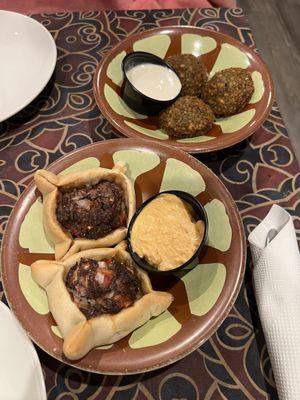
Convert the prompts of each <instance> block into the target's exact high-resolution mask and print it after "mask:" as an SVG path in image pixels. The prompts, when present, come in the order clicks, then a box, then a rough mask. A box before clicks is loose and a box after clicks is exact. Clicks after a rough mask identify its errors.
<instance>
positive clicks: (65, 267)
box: [31, 242, 173, 360]
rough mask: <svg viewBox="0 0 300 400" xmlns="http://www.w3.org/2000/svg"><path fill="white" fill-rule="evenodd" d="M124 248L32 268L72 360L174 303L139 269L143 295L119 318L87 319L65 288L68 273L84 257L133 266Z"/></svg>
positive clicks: (92, 251) (88, 252)
mask: <svg viewBox="0 0 300 400" xmlns="http://www.w3.org/2000/svg"><path fill="white" fill-rule="evenodd" d="M125 246H126V245H125V243H124V242H121V243H120V244H119V245H118V246H116V247H115V248H111V249H106V248H102V249H89V250H85V251H82V252H80V253H77V254H74V255H72V256H70V257H68V258H66V259H65V260H64V261H49V260H48V261H43V260H40V261H36V262H34V263H33V264H32V265H31V274H32V277H33V279H34V280H35V281H36V282H37V283H38V284H39V285H40V286H41V287H42V288H44V289H45V290H46V292H47V296H48V302H49V308H50V311H51V313H52V315H53V318H54V319H55V321H56V323H57V325H58V327H59V330H60V331H61V333H62V336H63V338H64V344H63V352H64V354H65V356H66V357H67V358H69V359H70V360H78V359H80V358H82V357H84V356H85V355H86V354H87V353H88V352H89V351H90V350H91V349H93V348H94V347H97V346H102V345H106V344H110V343H114V342H116V341H118V340H120V339H122V338H123V337H125V336H126V335H128V334H129V333H130V332H132V331H133V330H134V329H136V328H138V327H139V326H141V325H143V324H144V323H145V322H147V321H148V320H149V319H150V318H151V317H154V316H157V315H159V314H161V313H162V312H164V311H165V310H166V309H167V308H168V307H169V306H170V304H171V302H172V301H173V296H172V295H171V294H170V293H167V292H158V291H154V290H153V289H152V286H151V282H150V279H149V277H148V275H147V273H146V272H144V271H143V270H142V269H140V268H139V267H138V266H136V269H137V272H138V277H139V278H140V281H141V285H142V290H143V293H144V295H143V296H142V297H141V298H140V299H138V300H137V301H135V302H134V304H133V305H132V306H130V307H128V308H124V309H123V310H122V311H120V312H119V313H117V314H114V315H110V314H105V315H101V316H99V317H95V318H92V319H89V320H87V319H86V317H85V315H84V314H83V313H82V312H81V311H80V309H79V308H78V307H77V305H76V304H75V303H74V302H73V301H72V299H71V296H70V294H69V292H68V290H67V288H66V285H65V278H66V276H67V273H68V271H69V270H70V268H71V267H72V266H73V265H75V264H76V262H78V261H80V259H81V258H82V257H83V258H91V259H94V260H97V261H101V260H103V259H105V258H110V257H115V258H119V259H122V260H127V261H128V262H130V263H132V262H133V261H132V259H131V257H130V255H129V253H127V252H126V251H125Z"/></svg>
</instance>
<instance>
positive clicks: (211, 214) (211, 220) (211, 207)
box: [204, 199, 232, 251]
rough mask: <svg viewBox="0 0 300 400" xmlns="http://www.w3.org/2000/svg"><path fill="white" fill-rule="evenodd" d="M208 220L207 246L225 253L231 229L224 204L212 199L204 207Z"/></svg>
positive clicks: (228, 244) (229, 242)
mask: <svg viewBox="0 0 300 400" xmlns="http://www.w3.org/2000/svg"><path fill="white" fill-rule="evenodd" d="M204 208H205V211H206V213H207V218H208V239H207V244H208V246H211V247H213V248H215V249H218V250H220V251H227V250H228V249H229V247H230V244H231V239H232V229H231V226H230V222H229V218H228V215H227V213H226V210H225V206H224V204H223V203H222V202H221V201H220V200H218V199H214V200H212V201H210V202H209V203H207V204H206V205H205V207H204Z"/></svg>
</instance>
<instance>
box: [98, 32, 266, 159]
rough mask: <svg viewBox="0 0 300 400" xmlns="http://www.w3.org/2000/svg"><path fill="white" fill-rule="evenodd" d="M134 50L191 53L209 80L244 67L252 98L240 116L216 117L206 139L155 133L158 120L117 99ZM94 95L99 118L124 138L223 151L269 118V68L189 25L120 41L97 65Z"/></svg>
mask: <svg viewBox="0 0 300 400" xmlns="http://www.w3.org/2000/svg"><path fill="white" fill-rule="evenodd" d="M132 51H147V52H150V53H153V54H155V55H157V56H159V57H161V58H167V57H169V56H171V55H174V54H194V55H195V56H197V57H199V58H200V60H202V61H203V63H204V64H205V65H206V68H207V70H208V72H209V77H212V76H213V75H214V74H215V73H216V72H217V71H220V70H222V69H225V68H230V67H240V68H244V69H246V70H247V71H249V72H250V73H251V75H252V79H253V82H254V93H253V96H252V98H251V100H250V103H249V104H248V106H247V107H246V108H245V109H244V110H243V111H242V112H240V113H238V114H236V115H233V116H231V117H228V118H220V119H216V120H215V123H214V125H213V128H212V129H211V130H210V131H209V132H208V133H206V134H205V135H201V136H196V137H193V138H184V139H176V138H172V137H169V136H168V135H167V134H166V133H165V132H163V131H161V130H160V129H159V127H158V117H157V116H151V117H147V116H146V115H141V114H138V113H136V112H134V111H133V110H131V109H130V108H129V107H128V106H127V105H126V104H125V103H124V101H123V100H122V98H121V97H122V83H123V75H122V70H121V64H122V60H123V59H124V57H125V56H126V54H129V53H131V52H132ZM93 91H94V96H95V99H96V102H97V104H98V106H99V108H100V110H101V112H102V113H103V115H104V116H105V117H106V118H107V119H108V120H109V122H110V123H111V124H112V125H114V126H115V127H116V128H117V129H118V130H119V131H120V132H122V133H123V134H124V135H126V136H129V137H134V138H144V139H150V140H153V141H156V142H163V143H165V144H168V145H172V146H175V147H177V148H180V149H181V150H184V151H187V152H189V153H204V152H209V151H215V150H220V149H224V148H225V147H229V146H232V145H234V144H236V143H238V142H240V141H242V140H244V139H246V138H247V137H249V136H250V135H251V134H252V133H254V132H255V130H256V129H258V128H259V127H260V125H261V124H262V123H263V122H264V121H265V119H266V118H267V116H268V114H269V112H270V109H271V107H272V103H273V95H274V88H273V83H272V79H271V77H270V74H269V71H268V68H267V66H266V65H265V63H264V62H263V61H262V59H261V58H260V57H259V56H258V55H257V54H256V53H255V52H254V51H252V50H251V49H250V48H249V47H247V46H245V45H243V44H242V43H240V42H239V41H237V40H235V39H233V38H231V37H230V36H228V35H224V34H221V33H219V32H215V31H211V30H206V29H201V28H197V27H191V26H174V27H167V28H157V29H151V30H145V31H143V32H139V33H137V34H134V35H132V36H129V37H128V38H126V39H124V40H122V41H121V42H120V43H119V44H118V45H117V46H115V47H114V48H113V49H112V51H111V52H110V53H109V54H107V55H106V56H105V57H104V59H103V61H102V62H101V64H99V66H98V68H97V70H96V72H95V75H94V84H93Z"/></svg>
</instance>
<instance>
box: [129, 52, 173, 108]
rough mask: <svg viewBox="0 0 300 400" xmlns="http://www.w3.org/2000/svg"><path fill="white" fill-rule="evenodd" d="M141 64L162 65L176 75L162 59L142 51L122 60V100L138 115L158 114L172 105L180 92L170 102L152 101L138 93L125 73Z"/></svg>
mask: <svg viewBox="0 0 300 400" xmlns="http://www.w3.org/2000/svg"><path fill="white" fill-rule="evenodd" d="M143 63H149V64H156V65H162V66H164V67H166V68H169V69H170V70H172V71H173V72H174V73H175V74H176V75H177V73H176V72H175V71H174V69H173V68H172V67H171V66H170V65H169V64H168V63H167V62H166V61H164V60H163V59H162V58H160V57H158V56H156V55H154V54H151V53H146V52H144V51H136V52H133V53H130V54H127V56H126V57H125V58H124V59H123V62H122V71H123V75H124V83H123V89H122V97H123V100H124V101H125V103H126V104H127V105H128V106H129V107H130V108H131V109H132V110H134V111H136V112H138V113H140V114H146V115H154V114H157V113H159V112H160V111H161V110H163V109H164V108H166V107H168V106H169V105H170V104H172V103H173V102H174V101H175V100H176V99H177V98H178V96H179V94H180V92H179V93H178V95H177V96H175V97H174V98H172V99H170V100H157V99H153V98H151V97H148V96H146V95H145V94H143V93H142V92H140V91H139V90H138V89H137V88H136V87H135V86H134V85H133V84H132V83H131V82H130V80H129V79H128V76H127V71H129V70H130V69H131V68H133V67H134V66H136V65H139V64H143ZM177 76H178V75H177ZM178 79H179V77H178Z"/></svg>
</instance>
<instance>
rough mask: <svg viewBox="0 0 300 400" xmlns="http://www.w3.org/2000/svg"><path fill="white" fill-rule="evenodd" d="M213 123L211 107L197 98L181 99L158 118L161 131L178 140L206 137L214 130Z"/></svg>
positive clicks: (187, 97) (186, 97)
mask: <svg viewBox="0 0 300 400" xmlns="http://www.w3.org/2000/svg"><path fill="white" fill-rule="evenodd" d="M213 121H214V114H213V112H212V110H211V109H210V107H209V106H208V105H207V104H205V103H204V102H203V101H202V100H200V99H199V98H198V97H195V96H183V97H179V98H178V99H177V100H176V101H175V103H173V104H171V106H169V107H167V108H166V109H164V110H162V111H161V112H160V114H159V118H158V123H159V127H160V129H162V130H163V131H165V132H166V133H167V134H168V135H170V136H173V137H177V138H187V137H193V136H199V135H204V134H205V133H207V132H208V131H209V130H210V129H211V128H212V125H213Z"/></svg>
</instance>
